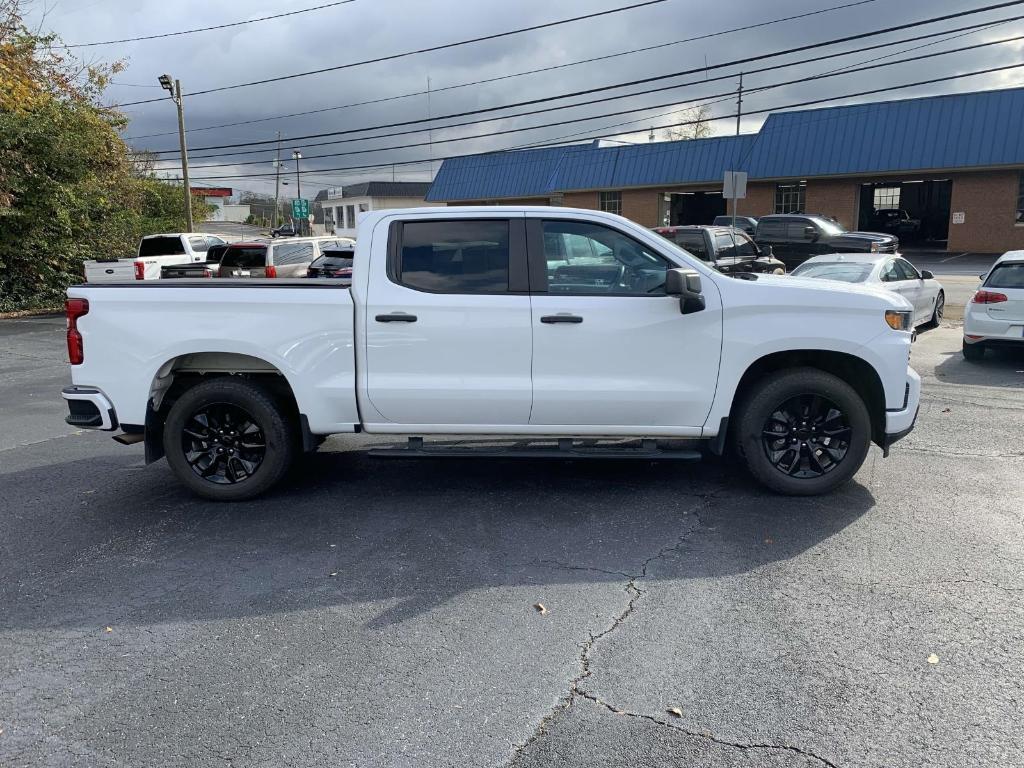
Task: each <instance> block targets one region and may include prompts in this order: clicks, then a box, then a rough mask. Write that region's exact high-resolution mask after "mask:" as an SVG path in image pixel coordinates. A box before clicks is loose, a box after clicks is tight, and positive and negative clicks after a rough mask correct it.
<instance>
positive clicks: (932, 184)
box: [857, 179, 953, 248]
mask: <svg viewBox="0 0 1024 768" xmlns="http://www.w3.org/2000/svg"><path fill="white" fill-rule="evenodd" d="M952 189H953V182H952V181H951V180H949V179H913V180H909V181H878V182H871V183H867V184H862V185H861V187H860V217H859V220H858V222H857V228H858V229H861V230H866V231H869V232H887V233H889V234H893V235H896V236H897V237H899V239H900V244H901V245H903V244H906V245H917V246H922V247H932V248H945V247H946V239H947V238H948V237H949V205H950V196H951V194H952Z"/></svg>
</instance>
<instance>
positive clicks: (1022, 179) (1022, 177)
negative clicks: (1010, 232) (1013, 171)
mask: <svg viewBox="0 0 1024 768" xmlns="http://www.w3.org/2000/svg"><path fill="white" fill-rule="evenodd" d="M1017 223H1018V224H1024V171H1021V172H1020V173H1018V174H1017Z"/></svg>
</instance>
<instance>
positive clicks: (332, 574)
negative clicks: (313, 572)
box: [330, 571, 338, 576]
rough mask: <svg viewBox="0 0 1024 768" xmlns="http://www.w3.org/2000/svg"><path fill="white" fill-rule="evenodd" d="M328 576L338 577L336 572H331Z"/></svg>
mask: <svg viewBox="0 0 1024 768" xmlns="http://www.w3.org/2000/svg"><path fill="white" fill-rule="evenodd" d="M330 575H331V576H337V575H338V572H337V571H331V573H330Z"/></svg>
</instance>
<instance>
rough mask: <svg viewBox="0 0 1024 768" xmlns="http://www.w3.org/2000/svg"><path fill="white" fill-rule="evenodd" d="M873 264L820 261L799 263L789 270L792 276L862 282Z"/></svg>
mask: <svg viewBox="0 0 1024 768" xmlns="http://www.w3.org/2000/svg"><path fill="white" fill-rule="evenodd" d="M873 266H874V265H873V264H855V263H852V262H849V261H822V262H818V263H816V264H807V263H804V264H801V265H800V266H799V267H797V268H796V269H794V270H793V271H792V272H790V275H792V276H793V277H816V278H819V279H821V280H841V281H842V282H844V283H863V282H864V281H865V280H867V277H868V275H870V274H871V269H872V267H873Z"/></svg>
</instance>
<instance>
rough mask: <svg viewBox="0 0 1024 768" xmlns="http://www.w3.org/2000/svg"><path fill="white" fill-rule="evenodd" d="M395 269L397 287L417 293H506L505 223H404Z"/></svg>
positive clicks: (507, 230)
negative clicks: (401, 286)
mask: <svg viewBox="0 0 1024 768" xmlns="http://www.w3.org/2000/svg"><path fill="white" fill-rule="evenodd" d="M396 266H397V268H396V269H395V271H396V272H397V274H395V275H393V277H394V278H395V279H396V281H397V282H398V283H400V284H401V285H405V286H408V287H409V288H414V289H416V290H419V291H430V292H434V293H504V292H507V291H508V289H509V288H508V273H509V223H508V221H506V220H502V221H492V220H483V219H480V220H468V221H467V220H463V221H407V222H405V223H404V224H403V225H402V240H401V249H400V251H399V254H398V264H397V265H396Z"/></svg>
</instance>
